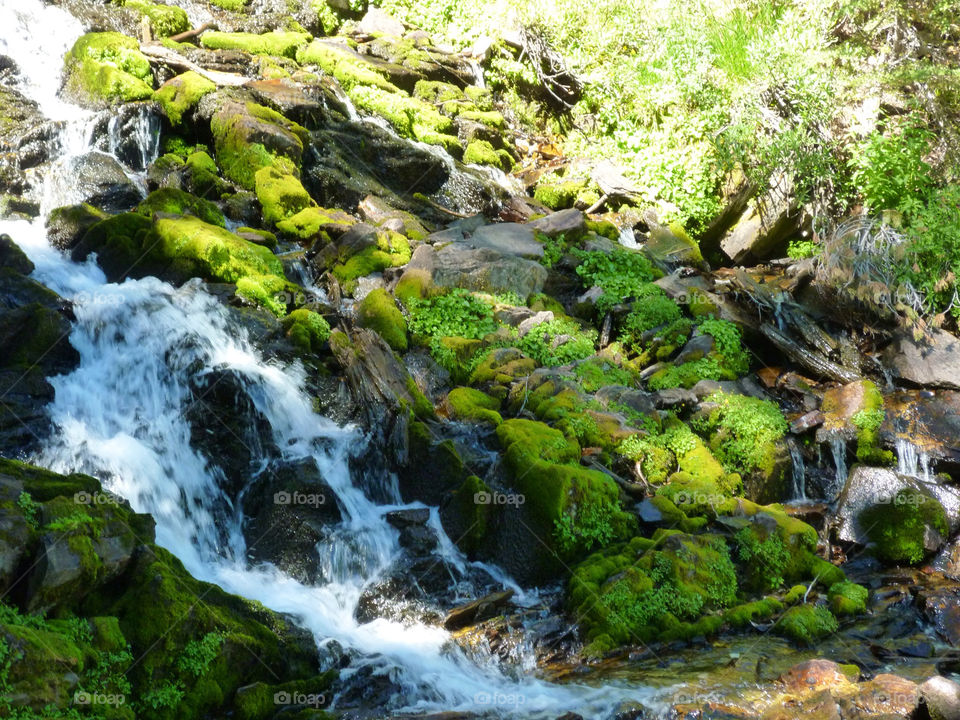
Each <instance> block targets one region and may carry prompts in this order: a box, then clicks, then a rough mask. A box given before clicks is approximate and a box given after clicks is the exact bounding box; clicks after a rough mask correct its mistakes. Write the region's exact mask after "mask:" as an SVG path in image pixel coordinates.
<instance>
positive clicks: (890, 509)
mask: <svg viewBox="0 0 960 720" xmlns="http://www.w3.org/2000/svg"><path fill="white" fill-rule="evenodd" d="M859 522H860V524H861V526H862V527H864V528H866V534H867V537H868V538H869V539H870V541H871V542H872V543H874V552H875V553H876V555H877V557H879V558H880V560H882V561H883V562H885V563H889V564H892V565H913V564H915V563H918V562H920V561H922V560H923V559H924V558H926V557H929V556H930V555H931V554H932V553H933V552H934V551H935V550H936V549H937V548H938V547H939V546H940V545H941V544H942V543H943V540H944V539H945V538H946V537H947V536H948V535H949V526H948V525H947V514H946V511H945V510H944V509H943V505H941V504H940V501H939V500H937V498H935V497H934V496H933V495H931V494H929V493H927V492H924V491H922V490H919V489H916V488H904V489H903V490H900V491H899V492H898V493H897V494H896V495H895V496H894V497H893V499H892V501H891V502H887V503H877V504H875V505H872V506H870V507H868V508H867V509H866V510H864V511H863V512H862V513H861V514H860V517H859ZM928 540H930V541H933V542H932V543H930V542H928Z"/></svg>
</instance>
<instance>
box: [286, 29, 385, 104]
mask: <svg viewBox="0 0 960 720" xmlns="http://www.w3.org/2000/svg"><path fill="white" fill-rule="evenodd" d="M297 62H299V63H300V64H301V65H316V66H317V67H319V68H320V69H321V70H323V71H324V72H326V73H327V74H328V75H332V76H333V77H334V78H336V80H337V82H339V83H340V85H341V86H342V87H343V89H344V90H346V91H347V92H349V91H350V90H352V89H353V88H355V87H359V86H369V87H375V88H379V89H381V90H383V91H385V92H389V93H399V92H400V90H399V89H398V88H397V87H396V86H395V85H394V84H393V83H391V82H390V81H389V80H388V79H387V78H386V76H385V75H384V74H383V73H381V72H380V71H379V70H378V69H377V68H376V67H375V66H374V65H372V64H371V63H368V62H367V61H366V60H364V59H363V58H362V57H360V56H358V55H357V54H356V53H352V52H350V51H349V50H347V49H346V48H340V47H337V46H336V45H334V44H333V43H329V42H322V41H319V40H314V41H313V42H312V43H310V44H309V45H307V46H306V47H303V48H300V49H299V50H298V51H297Z"/></svg>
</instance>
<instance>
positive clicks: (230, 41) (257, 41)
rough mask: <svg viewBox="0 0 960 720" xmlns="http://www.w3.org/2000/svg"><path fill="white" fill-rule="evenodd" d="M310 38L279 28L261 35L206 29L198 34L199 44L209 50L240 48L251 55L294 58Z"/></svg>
mask: <svg viewBox="0 0 960 720" xmlns="http://www.w3.org/2000/svg"><path fill="white" fill-rule="evenodd" d="M311 39H312V38H311V36H310V35H309V34H307V33H299V32H283V31H281V30H273V31H271V32H268V33H264V34H262V35H256V34H254V33H242V32H236V33H232V32H217V31H216V30H208V31H207V32H205V33H203V35H201V36H200V44H201V45H203V47H205V48H208V49H210V50H242V51H244V52H248V53H250V54H252V55H276V56H277V57H288V58H290V59H291V60H295V59H296V57H297V53H298V51H300V50H301V49H303V48H304V47H306V45H307V43H309V42H310V40H311Z"/></svg>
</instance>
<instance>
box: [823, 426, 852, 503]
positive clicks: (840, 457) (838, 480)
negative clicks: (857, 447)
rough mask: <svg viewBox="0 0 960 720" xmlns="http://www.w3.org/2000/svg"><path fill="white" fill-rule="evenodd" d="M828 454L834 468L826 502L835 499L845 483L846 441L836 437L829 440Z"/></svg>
mask: <svg viewBox="0 0 960 720" xmlns="http://www.w3.org/2000/svg"><path fill="white" fill-rule="evenodd" d="M830 454H831V455H833V466H834V467H835V468H836V474H835V475H834V481H833V487H832V488H830V492H829V493H828V494H827V500H832V499H834V498H836V497H837V496H838V495H839V494H840V493H841V492H842V491H843V486H844V484H845V483H846V482H847V441H846V440H844V439H843V437H841V436H839V435H837V436H834V437H832V438H830Z"/></svg>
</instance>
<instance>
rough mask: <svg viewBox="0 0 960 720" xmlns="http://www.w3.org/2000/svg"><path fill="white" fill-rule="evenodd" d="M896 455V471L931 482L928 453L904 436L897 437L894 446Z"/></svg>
mask: <svg viewBox="0 0 960 720" xmlns="http://www.w3.org/2000/svg"><path fill="white" fill-rule="evenodd" d="M894 449H895V451H896V455H897V472H899V473H900V474H901V475H909V476H910V477H915V478H918V479H920V480H923V481H924V482H927V483H929V482H932V481H933V476H932V474H931V472H930V455H929V453H927V452H926V451H924V450H921V449H920V448H918V447H917V446H916V445H914V444H913V443H912V442H910V441H909V440H907V439H906V438H902V437H898V438H897V440H896V443H895V446H894Z"/></svg>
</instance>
